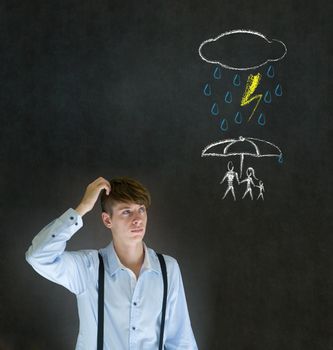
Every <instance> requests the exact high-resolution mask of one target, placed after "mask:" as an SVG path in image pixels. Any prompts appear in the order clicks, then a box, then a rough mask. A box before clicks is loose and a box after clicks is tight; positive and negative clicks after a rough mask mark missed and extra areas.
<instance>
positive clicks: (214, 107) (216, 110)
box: [210, 102, 219, 116]
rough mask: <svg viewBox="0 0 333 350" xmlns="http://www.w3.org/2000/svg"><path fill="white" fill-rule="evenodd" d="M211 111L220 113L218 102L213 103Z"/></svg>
mask: <svg viewBox="0 0 333 350" xmlns="http://www.w3.org/2000/svg"><path fill="white" fill-rule="evenodd" d="M210 112H211V113H212V115H215V116H216V115H218V114H219V106H218V104H217V103H216V102H214V103H213V105H212V108H211V109H210Z"/></svg>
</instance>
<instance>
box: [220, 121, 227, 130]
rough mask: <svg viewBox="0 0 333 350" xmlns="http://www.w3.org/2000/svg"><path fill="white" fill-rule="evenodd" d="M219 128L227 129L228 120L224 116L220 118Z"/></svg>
mask: <svg viewBox="0 0 333 350" xmlns="http://www.w3.org/2000/svg"><path fill="white" fill-rule="evenodd" d="M220 129H221V130H222V131H227V130H228V121H227V119H225V118H224V119H222V120H221V124H220Z"/></svg>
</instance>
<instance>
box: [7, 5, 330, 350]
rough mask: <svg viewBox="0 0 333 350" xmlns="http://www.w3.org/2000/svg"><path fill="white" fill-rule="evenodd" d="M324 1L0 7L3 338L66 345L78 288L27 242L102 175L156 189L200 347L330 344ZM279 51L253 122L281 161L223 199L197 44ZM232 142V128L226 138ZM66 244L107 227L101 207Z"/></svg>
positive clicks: (75, 245)
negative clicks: (264, 108) (277, 93)
mask: <svg viewBox="0 0 333 350" xmlns="http://www.w3.org/2000/svg"><path fill="white" fill-rule="evenodd" d="M331 15H332V5H331V1H329V0H327V1H321V0H318V1H287V0H280V1H275V2H268V1H266V2H265V1H259V0H257V1H248V2H247V1H245V0H233V1H228V2H227V1H211V0H209V1H200V2H199V1H195V0H192V1H189V0H188V1H140V2H128V1H106V0H95V1H87V0H81V1H78V0H75V1H74V0H69V1H41V0H34V1H25V0H19V1H16V0H13V1H7V2H6V1H2V2H1V4H0V16H1V20H0V47H1V65H0V86H1V110H0V112H1V114H0V118H1V124H0V135H1V138H0V139H1V148H0V160H1V163H0V164H1V175H0V181H1V195H0V202H1V211H0V216H1V220H0V223H1V230H0V232H1V234H0V244H1V245H0V246H1V255H0V262H1V264H0V272H1V284H0V300H1V301H0V348H1V349H6V350H11V349H15V350H16V349H49V350H51V349H57V350H58V349H73V348H74V344H75V340H76V335H77V331H78V319H77V316H76V304H75V298H74V297H73V296H72V295H71V294H70V293H69V292H67V291H66V290H65V289H64V288H62V287H59V286H56V285H54V284H52V283H50V282H48V281H47V280H44V279H42V278H40V277H39V276H38V275H37V274H36V273H34V272H33V270H32V269H31V268H30V267H29V266H28V265H27V264H26V262H25V260H24V252H25V250H26V249H27V248H28V246H29V244H30V242H31V239H32V238H33V236H34V235H35V233H37V232H38V231H39V229H40V228H41V227H42V226H44V225H45V224H47V223H48V222H49V221H50V220H52V219H53V218H55V217H56V216H58V215H60V214H61V213H62V212H63V211H65V210H66V209H67V208H68V207H70V206H75V205H76V204H77V203H78V201H79V200H80V198H81V195H82V194H83V191H84V188H85V186H86V185H87V184H88V183H89V182H90V181H92V180H93V179H94V178H95V177H97V176H105V177H112V176H114V175H129V176H133V177H136V178H138V179H140V180H141V181H142V182H143V183H145V184H146V185H147V186H148V187H149V188H150V190H151V192H152V196H153V207H152V208H151V210H150V213H149V214H150V222H149V228H148V232H147V238H146V242H147V243H148V244H149V245H150V246H152V247H154V248H155V249H157V250H159V251H161V252H165V253H168V254H170V255H173V256H175V257H176V258H177V259H178V260H179V262H180V265H181V267H182V273H183V279H184V284H185V288H186V292H187V299H188V305H189V310H190V315H191V319H192V325H193V330H194V333H195V336H196V339H197V342H198V345H199V348H200V349H207V350H211V349H218V350H220V349H224V350H238V349H242V350H245V349H249V350H250V349H255V350H261V349H262V350H267V349H270V350H273V349H279V350H280V349H293V350H296V349H300V350H312V349H318V350H319V349H322V350H327V349H333V334H332V326H333V316H332V312H333V302H332V292H333V279H332V271H333V270H332V268H333V258H332V253H331V251H332V244H333V239H332V229H331V228H332V225H331V223H332V214H333V213H332V205H331V196H332V181H331V172H332V163H331V158H332V157H331V152H332V136H333V134H332V113H331V109H332V102H331V101H332V98H331V96H330V95H331V92H332V90H331V89H330V88H331V79H332V75H331V72H332V70H331V64H332V47H331V48H329V44H330V42H331V34H332V25H331V23H332V19H331ZM238 28H245V29H247V28H248V29H252V30H256V31H259V32H261V33H263V34H264V35H266V36H267V37H268V38H278V39H280V40H282V41H284V42H285V43H286V45H287V47H288V54H287V56H286V58H285V59H284V60H283V61H281V62H279V64H278V73H279V79H280V81H281V83H282V84H283V88H284V95H283V97H281V98H280V100H279V102H278V103H276V104H274V106H273V107H272V108H271V110H270V123H269V125H267V126H266V127H265V128H260V127H258V126H255V123H253V124H251V125H250V124H249V126H248V128H245V129H244V131H243V132H242V133H243V134H244V136H254V137H259V138H260V137H262V138H264V139H267V140H270V141H272V142H275V143H276V144H277V145H279V146H280V147H281V148H282V150H283V152H284V154H285V160H284V163H283V165H282V166H281V165H278V164H277V162H276V161H272V160H267V159H265V160H262V161H261V160H260V161H257V162H254V161H253V163H252V166H255V167H256V169H257V168H258V169H260V172H261V175H262V177H263V178H264V179H265V183H266V184H267V186H266V189H267V192H266V198H265V202H264V203H263V202H259V201H253V202H251V201H250V200H245V201H238V202H236V203H233V202H232V201H231V200H227V201H222V200H221V196H222V194H223V188H222V187H221V185H219V184H218V181H219V179H220V176H221V175H222V173H223V172H224V171H225V167H226V160H225V159H213V158H201V157H200V153H201V150H202V148H203V147H204V146H205V145H207V144H208V143H210V142H213V141H215V140H218V139H220V138H222V137H223V135H222V134H221V131H220V130H219V128H218V126H217V124H216V123H215V122H214V121H212V118H211V117H210V116H209V106H208V103H207V99H205V97H204V96H203V94H202V87H203V85H204V84H205V83H206V81H207V79H208V77H209V76H210V74H211V70H212V68H213V67H212V66H210V65H209V64H207V63H205V62H203V61H202V60H200V58H199V56H198V54H197V49H198V46H199V45H200V43H201V42H202V41H204V40H206V39H208V38H209V37H212V36H215V35H218V34H220V33H222V32H225V31H228V30H231V29H238ZM225 135H226V136H228V137H235V136H236V137H237V136H238V135H239V132H236V131H235V130H231V131H230V132H229V133H228V132H227V133H226V134H225ZM84 222H85V226H84V228H83V229H82V230H81V231H80V232H79V233H78V234H77V235H76V236H75V238H73V239H72V241H71V242H70V244H69V248H70V249H81V248H97V247H101V246H103V245H105V244H107V242H108V239H109V236H108V233H107V232H106V231H105V230H104V229H103V227H102V224H101V223H100V222H99V208H96V210H94V211H93V212H92V213H90V214H89V215H87V217H85V218H84Z"/></svg>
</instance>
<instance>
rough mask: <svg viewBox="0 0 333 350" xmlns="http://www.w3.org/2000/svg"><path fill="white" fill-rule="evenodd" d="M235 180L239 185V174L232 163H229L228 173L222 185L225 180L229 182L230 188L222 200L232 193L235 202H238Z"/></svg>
mask: <svg viewBox="0 0 333 350" xmlns="http://www.w3.org/2000/svg"><path fill="white" fill-rule="evenodd" d="M234 179H236V180H237V183H238V184H239V178H238V173H237V172H235V171H234V165H233V163H232V161H229V162H228V171H227V172H226V174H225V175H224V177H223V179H222V180H221V182H220V184H222V183H223V182H224V181H225V180H228V187H227V190H226V191H225V193H224V196H223V198H222V199H224V198H225V197H226V196H227V194H228V192H229V191H231V193H232V196H233V197H234V201H235V200H236V196H235V189H234Z"/></svg>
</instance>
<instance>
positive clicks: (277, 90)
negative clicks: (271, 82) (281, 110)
mask: <svg viewBox="0 0 333 350" xmlns="http://www.w3.org/2000/svg"><path fill="white" fill-rule="evenodd" d="M274 93H275V95H276V96H279V97H280V96H282V86H281V85H280V84H277V85H276V88H275V91H274Z"/></svg>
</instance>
